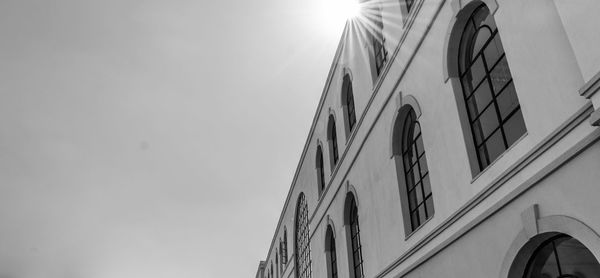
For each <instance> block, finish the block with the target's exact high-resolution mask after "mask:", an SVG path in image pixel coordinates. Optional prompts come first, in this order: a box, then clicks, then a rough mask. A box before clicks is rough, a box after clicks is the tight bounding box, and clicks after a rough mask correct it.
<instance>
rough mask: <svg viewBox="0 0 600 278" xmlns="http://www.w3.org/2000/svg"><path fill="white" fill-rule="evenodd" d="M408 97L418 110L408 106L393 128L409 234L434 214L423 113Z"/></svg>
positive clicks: (405, 106)
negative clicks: (423, 132)
mask: <svg viewBox="0 0 600 278" xmlns="http://www.w3.org/2000/svg"><path fill="white" fill-rule="evenodd" d="M406 98H407V101H410V100H412V102H413V105H414V107H415V108H413V106H411V105H410V104H406V105H404V106H402V107H401V108H400V110H399V111H398V116H397V117H396V119H395V122H394V127H393V137H392V138H393V139H392V152H393V157H394V161H395V164H396V173H397V177H398V186H399V192H400V201H401V206H402V216H403V217H402V219H403V220H404V230H405V232H406V235H409V234H411V233H412V232H413V231H415V230H416V229H417V228H418V227H420V226H421V225H423V223H425V221H426V220H427V219H430V218H431V217H433V214H434V212H435V211H434V205H433V194H432V190H431V182H430V178H429V176H430V175H429V167H428V163H427V157H426V155H425V146H424V144H423V134H422V133H421V124H420V123H419V121H418V117H419V116H420V110H419V107H418V103H417V102H416V100H415V99H414V98H412V97H411V96H407V97H406ZM415 109H417V110H415Z"/></svg>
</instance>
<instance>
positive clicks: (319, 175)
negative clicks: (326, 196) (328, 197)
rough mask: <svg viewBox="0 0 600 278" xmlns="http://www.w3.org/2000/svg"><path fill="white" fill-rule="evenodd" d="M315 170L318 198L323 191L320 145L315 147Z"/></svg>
mask: <svg viewBox="0 0 600 278" xmlns="http://www.w3.org/2000/svg"><path fill="white" fill-rule="evenodd" d="M315 164H316V170H317V184H318V186H319V196H321V193H323V190H325V169H324V167H323V150H322V149H321V145H317V157H316V162H315Z"/></svg>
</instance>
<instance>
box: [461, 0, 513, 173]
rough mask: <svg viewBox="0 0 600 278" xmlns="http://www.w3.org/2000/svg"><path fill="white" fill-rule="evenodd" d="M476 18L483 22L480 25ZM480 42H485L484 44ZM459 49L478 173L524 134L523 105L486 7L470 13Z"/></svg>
mask: <svg viewBox="0 0 600 278" xmlns="http://www.w3.org/2000/svg"><path fill="white" fill-rule="evenodd" d="M476 19H477V20H478V21H481V22H480V24H479V25H480V26H478V23H477V22H476V21H475V20H476ZM486 21H487V22H486ZM486 35H487V36H488V37H487V39H486ZM481 39H485V41H484V43H483V44H481ZM478 44H481V46H478ZM477 48H478V49H477ZM460 49H461V51H460V54H459V55H461V56H459V61H460V65H459V68H460V81H461V86H462V90H463V99H464V101H465V104H466V110H467V116H468V119H469V125H470V127H471V133H472V136H473V141H474V144H475V152H476V154H477V162H478V166H479V170H483V169H484V168H486V167H487V166H488V165H489V164H490V163H491V162H492V161H494V160H495V159H496V158H497V157H498V156H499V155H500V154H501V153H502V152H504V151H505V150H506V149H508V147H510V145H512V144H513V143H514V142H515V141H516V139H518V137H520V136H521V135H523V134H524V133H525V124H524V120H523V115H522V112H521V106H520V104H519V101H518V98H517V96H516V93H515V90H514V85H513V79H512V76H511V74H510V69H509V67H508V64H507V62H506V55H505V53H504V49H503V48H502V42H501V41H500V36H499V34H498V29H497V28H496V27H495V24H494V23H493V19H492V18H491V15H490V14H489V10H488V9H487V7H486V6H485V5H481V6H479V7H478V8H477V9H476V10H475V11H474V12H473V14H471V17H470V18H469V20H468V23H467V25H466V26H465V30H464V31H463V37H462V38H461V42H460ZM475 51H476V53H474V52H475ZM472 54H474V55H472ZM469 57H470V58H469ZM463 64H464V65H463ZM463 67H464V70H463ZM498 72H499V73H498ZM480 107H481V108H480Z"/></svg>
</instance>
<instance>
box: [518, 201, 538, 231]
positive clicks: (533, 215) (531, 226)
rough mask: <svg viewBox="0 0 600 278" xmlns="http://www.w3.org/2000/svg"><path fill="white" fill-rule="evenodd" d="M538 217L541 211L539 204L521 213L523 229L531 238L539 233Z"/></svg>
mask: <svg viewBox="0 0 600 278" xmlns="http://www.w3.org/2000/svg"><path fill="white" fill-rule="evenodd" d="M538 218H539V213H538V205H537V204H535V205H533V206H531V207H529V208H527V209H526V210H524V211H523V212H522V213H521V222H522V223H523V230H524V231H525V234H526V235H527V236H528V237H529V238H532V237H534V236H535V235H537V234H538V233H539V230H538V224H537V221H538Z"/></svg>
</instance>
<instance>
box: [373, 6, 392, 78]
mask: <svg viewBox="0 0 600 278" xmlns="http://www.w3.org/2000/svg"><path fill="white" fill-rule="evenodd" d="M370 13H372V14H371V15H370V16H369V19H370V20H373V25H371V26H374V27H371V28H372V29H374V30H372V34H371V43H372V46H373V58H374V62H375V63H374V64H375V72H376V74H377V76H379V75H381V72H382V71H383V67H384V66H385V63H386V62H387V54H388V53H387V50H386V49H385V37H384V36H383V19H382V18H381V9H380V8H379V7H378V6H377V4H376V3H373V4H372V5H371V11H370Z"/></svg>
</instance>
